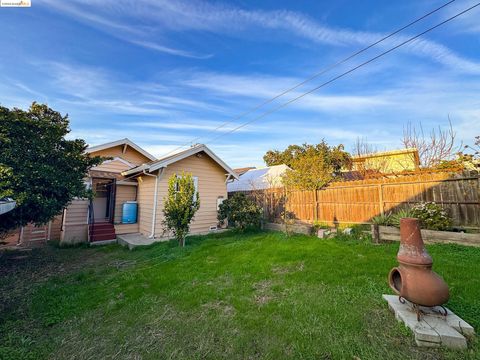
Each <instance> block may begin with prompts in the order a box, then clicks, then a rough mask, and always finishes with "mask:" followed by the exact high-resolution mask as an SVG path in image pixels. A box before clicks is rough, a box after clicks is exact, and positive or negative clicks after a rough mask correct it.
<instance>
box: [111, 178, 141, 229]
mask: <svg viewBox="0 0 480 360" xmlns="http://www.w3.org/2000/svg"><path fill="white" fill-rule="evenodd" d="M135 200H137V187H136V186H134V185H117V193H116V198H115V216H114V221H113V222H114V225H115V232H116V233H117V234H128V233H136V232H138V214H137V223H136V224H122V216H123V204H124V203H125V202H127V201H135Z"/></svg>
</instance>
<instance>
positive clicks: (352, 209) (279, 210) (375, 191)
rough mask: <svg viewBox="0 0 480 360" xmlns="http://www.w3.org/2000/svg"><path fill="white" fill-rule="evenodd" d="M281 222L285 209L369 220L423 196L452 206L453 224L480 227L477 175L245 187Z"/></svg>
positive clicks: (297, 214)
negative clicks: (317, 186) (301, 187)
mask: <svg viewBox="0 0 480 360" xmlns="http://www.w3.org/2000/svg"><path fill="white" fill-rule="evenodd" d="M244 193H245V194H247V195H248V196H249V197H251V198H253V199H255V201H256V202H257V204H258V205H260V206H261V207H262V208H263V210H264V215H265V219H266V220H267V221H270V222H280V221H281V220H282V217H283V214H285V210H286V213H287V214H291V215H292V216H293V217H294V218H295V219H296V220H297V221H301V222H312V221H314V220H318V221H321V222H326V223H369V222H370V221H371V219H372V217H374V216H376V215H379V214H384V213H388V212H394V211H396V210H398V209H400V208H404V207H408V206H411V205H414V204H417V203H420V202H424V201H434V202H436V203H438V204H439V205H441V206H442V207H443V208H445V209H446V210H447V212H448V213H449V214H450V216H451V217H452V219H453V223H454V225H458V226H469V227H480V176H479V175H478V174H474V175H473V176H472V175H471V174H451V173H420V174H415V175H406V176H398V177H387V178H380V179H370V180H360V181H350V182H335V183H331V184H330V185H329V186H327V187H326V188H324V189H322V190H317V191H286V190H285V189H284V188H277V189H268V190H254V191H249V192H244Z"/></svg>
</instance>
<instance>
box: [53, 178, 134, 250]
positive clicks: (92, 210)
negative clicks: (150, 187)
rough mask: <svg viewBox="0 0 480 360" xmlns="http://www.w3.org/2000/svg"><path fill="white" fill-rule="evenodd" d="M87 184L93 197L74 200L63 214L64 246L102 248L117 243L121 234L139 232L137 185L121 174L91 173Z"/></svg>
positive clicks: (62, 239)
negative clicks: (102, 245)
mask: <svg viewBox="0 0 480 360" xmlns="http://www.w3.org/2000/svg"><path fill="white" fill-rule="evenodd" d="M87 183H88V186H89V188H90V189H91V190H92V192H93V197H92V198H91V199H77V200H74V201H73V202H72V203H71V204H70V205H69V206H68V207H67V208H66V209H65V210H64V213H63V223H62V236H61V243H65V244H75V243H80V242H89V243H92V244H95V243H97V244H102V243H106V242H115V241H116V240H117V235H118V234H129V233H137V232H138V231H139V226H138V221H137V212H138V211H137V210H138V209H137V205H136V200H137V182H136V181H131V180H125V179H124V178H123V177H122V176H121V175H120V174H119V173H112V172H100V171H91V172H90V173H89V178H88V181H87ZM125 204H127V206H126V205H125ZM127 210H128V214H127V212H126V211H127Z"/></svg>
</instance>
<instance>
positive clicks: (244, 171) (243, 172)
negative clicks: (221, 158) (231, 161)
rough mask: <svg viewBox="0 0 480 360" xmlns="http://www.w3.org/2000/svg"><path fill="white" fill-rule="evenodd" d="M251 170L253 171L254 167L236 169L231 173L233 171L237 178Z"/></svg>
mask: <svg viewBox="0 0 480 360" xmlns="http://www.w3.org/2000/svg"><path fill="white" fill-rule="evenodd" d="M252 169H255V166H247V167H243V168H236V169H233V171H235V172H236V173H237V175H238V176H241V175H243V174H245V173H246V172H247V171H248V170H252Z"/></svg>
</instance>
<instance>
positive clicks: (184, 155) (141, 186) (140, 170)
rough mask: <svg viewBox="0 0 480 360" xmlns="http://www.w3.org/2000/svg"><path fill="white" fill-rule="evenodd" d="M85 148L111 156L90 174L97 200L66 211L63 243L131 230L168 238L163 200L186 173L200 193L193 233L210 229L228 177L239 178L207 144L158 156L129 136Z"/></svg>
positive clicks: (88, 180)
mask: <svg viewBox="0 0 480 360" xmlns="http://www.w3.org/2000/svg"><path fill="white" fill-rule="evenodd" d="M86 151H87V153H89V154H90V155H91V156H103V157H108V158H109V159H108V160H106V161H104V162H103V163H102V164H100V165H98V166H96V167H94V168H92V169H91V170H90V171H89V173H88V177H87V178H86V184H87V186H88V187H90V188H92V190H93V191H94V197H93V199H91V200H87V199H77V200H74V201H73V202H72V203H71V204H70V205H69V206H68V207H67V208H66V209H65V210H64V212H63V219H62V230H61V242H63V243H77V242H85V241H89V242H97V243H98V242H105V241H114V240H115V238H116V235H117V234H130V233H140V234H142V235H144V236H146V237H149V238H164V237H169V234H165V233H164V231H163V227H162V220H163V212H162V209H163V203H164V198H165V196H166V195H167V189H168V179H169V178H170V177H171V176H172V175H173V174H177V175H179V174H181V173H182V172H186V173H191V174H192V176H193V177H194V181H195V186H196V188H197V190H198V193H199V198H200V209H199V210H198V212H197V213H196V215H195V218H194V220H193V221H192V224H191V226H190V233H191V234H202V233H208V232H209V231H211V230H214V229H216V228H217V226H218V221H217V209H218V205H219V203H220V202H221V201H223V199H226V198H227V182H228V181H230V180H233V179H237V175H236V173H235V172H234V171H233V170H232V169H231V168H230V167H229V166H228V165H227V164H225V162H223V161H222V160H221V159H220V158H219V157H218V156H217V155H216V154H214V153H213V152H212V151H211V150H210V149H209V148H208V147H207V146H205V145H196V146H192V147H191V148H189V149H187V150H185V151H181V152H178V153H175V154H173V155H169V156H167V157H163V158H160V159H157V158H155V157H154V156H153V155H151V154H149V153H148V152H147V151H145V150H144V149H142V148H141V147H139V146H138V145H136V144H135V143H133V142H132V141H130V140H129V139H122V140H118V141H114V142H111V143H107V144H103V145H98V146H93V147H89V148H87V150H86ZM124 204H128V207H127V206H125V205H124ZM127 208H128V212H129V213H128V218H127V216H126V211H127ZM124 211H125V213H124ZM132 211H133V216H132Z"/></svg>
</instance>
